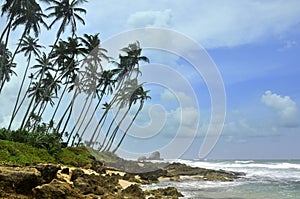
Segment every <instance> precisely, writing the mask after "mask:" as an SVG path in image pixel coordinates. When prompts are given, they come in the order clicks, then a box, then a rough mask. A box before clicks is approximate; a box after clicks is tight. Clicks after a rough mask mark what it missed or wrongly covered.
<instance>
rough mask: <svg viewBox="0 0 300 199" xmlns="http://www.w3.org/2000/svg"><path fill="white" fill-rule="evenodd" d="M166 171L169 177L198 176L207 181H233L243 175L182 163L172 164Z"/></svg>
mask: <svg viewBox="0 0 300 199" xmlns="http://www.w3.org/2000/svg"><path fill="white" fill-rule="evenodd" d="M165 169H166V170H167V176H168V177H173V176H197V179H198V180H205V181H233V180H235V179H237V178H239V177H240V176H241V175H242V173H238V172H227V171H223V170H212V169H204V168H198V167H190V166H187V165H186V164H181V163H172V164H170V165H168V166H167V167H165Z"/></svg>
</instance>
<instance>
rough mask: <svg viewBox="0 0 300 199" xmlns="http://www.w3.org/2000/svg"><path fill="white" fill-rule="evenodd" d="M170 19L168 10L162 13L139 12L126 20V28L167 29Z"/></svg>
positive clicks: (170, 15)
mask: <svg viewBox="0 0 300 199" xmlns="http://www.w3.org/2000/svg"><path fill="white" fill-rule="evenodd" d="M171 19H172V12H171V10H170V9H166V10H164V11H140V12H136V13H133V14H131V15H130V16H129V18H128V20H127V24H128V27H130V28H140V27H157V26H158V27H169V26H170V23H171Z"/></svg>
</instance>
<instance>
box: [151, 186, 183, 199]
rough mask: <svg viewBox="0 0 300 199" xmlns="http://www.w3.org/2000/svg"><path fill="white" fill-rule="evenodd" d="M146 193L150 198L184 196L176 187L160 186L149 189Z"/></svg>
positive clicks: (174, 198)
mask: <svg viewBox="0 0 300 199" xmlns="http://www.w3.org/2000/svg"><path fill="white" fill-rule="evenodd" d="M146 195H147V196H149V197H150V198H151V197H152V198H173V199H176V198H179V197H184V195H182V194H181V193H180V192H178V190H177V189H176V188H175V187H167V188H159V189H153V190H147V191H146Z"/></svg>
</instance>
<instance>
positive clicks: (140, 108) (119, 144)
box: [112, 102, 144, 153]
mask: <svg viewBox="0 0 300 199" xmlns="http://www.w3.org/2000/svg"><path fill="white" fill-rule="evenodd" d="M143 104H144V102H141V104H140V106H139V109H138V110H137V112H136V113H135V115H134V117H133V118H132V120H131V122H130V124H129V125H128V127H127V129H126V130H125V132H124V134H123V136H122V138H121V140H120V141H119V143H118V145H117V146H116V148H115V149H114V150H112V152H113V153H116V151H117V150H118V149H119V147H120V146H121V144H122V142H123V140H124V138H125V136H126V135H127V132H128V130H129V129H130V128H131V126H132V124H133V122H134V121H135V119H136V117H137V116H138V114H139V113H140V111H141V110H142V108H143Z"/></svg>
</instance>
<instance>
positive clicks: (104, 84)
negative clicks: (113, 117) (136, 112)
mask: <svg viewBox="0 0 300 199" xmlns="http://www.w3.org/2000/svg"><path fill="white" fill-rule="evenodd" d="M114 76H115V72H114V70H106V71H104V72H103V73H102V74H101V77H100V79H99V83H98V86H97V90H96V91H98V92H99V94H98V93H97V94H98V102H97V104H96V106H95V107H94V110H93V112H92V114H91V116H90V117H89V119H88V121H87V123H86V125H85V127H84V129H83V131H82V132H81V135H80V139H82V137H83V135H84V134H85V132H86V130H87V128H88V127H89V125H90V123H91V122H92V119H93V118H94V116H95V114H96V111H97V110H98V108H99V106H100V104H101V101H102V98H103V96H104V95H105V94H106V95H109V94H112V92H113V86H114V84H115V80H114V79H113V77H114Z"/></svg>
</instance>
